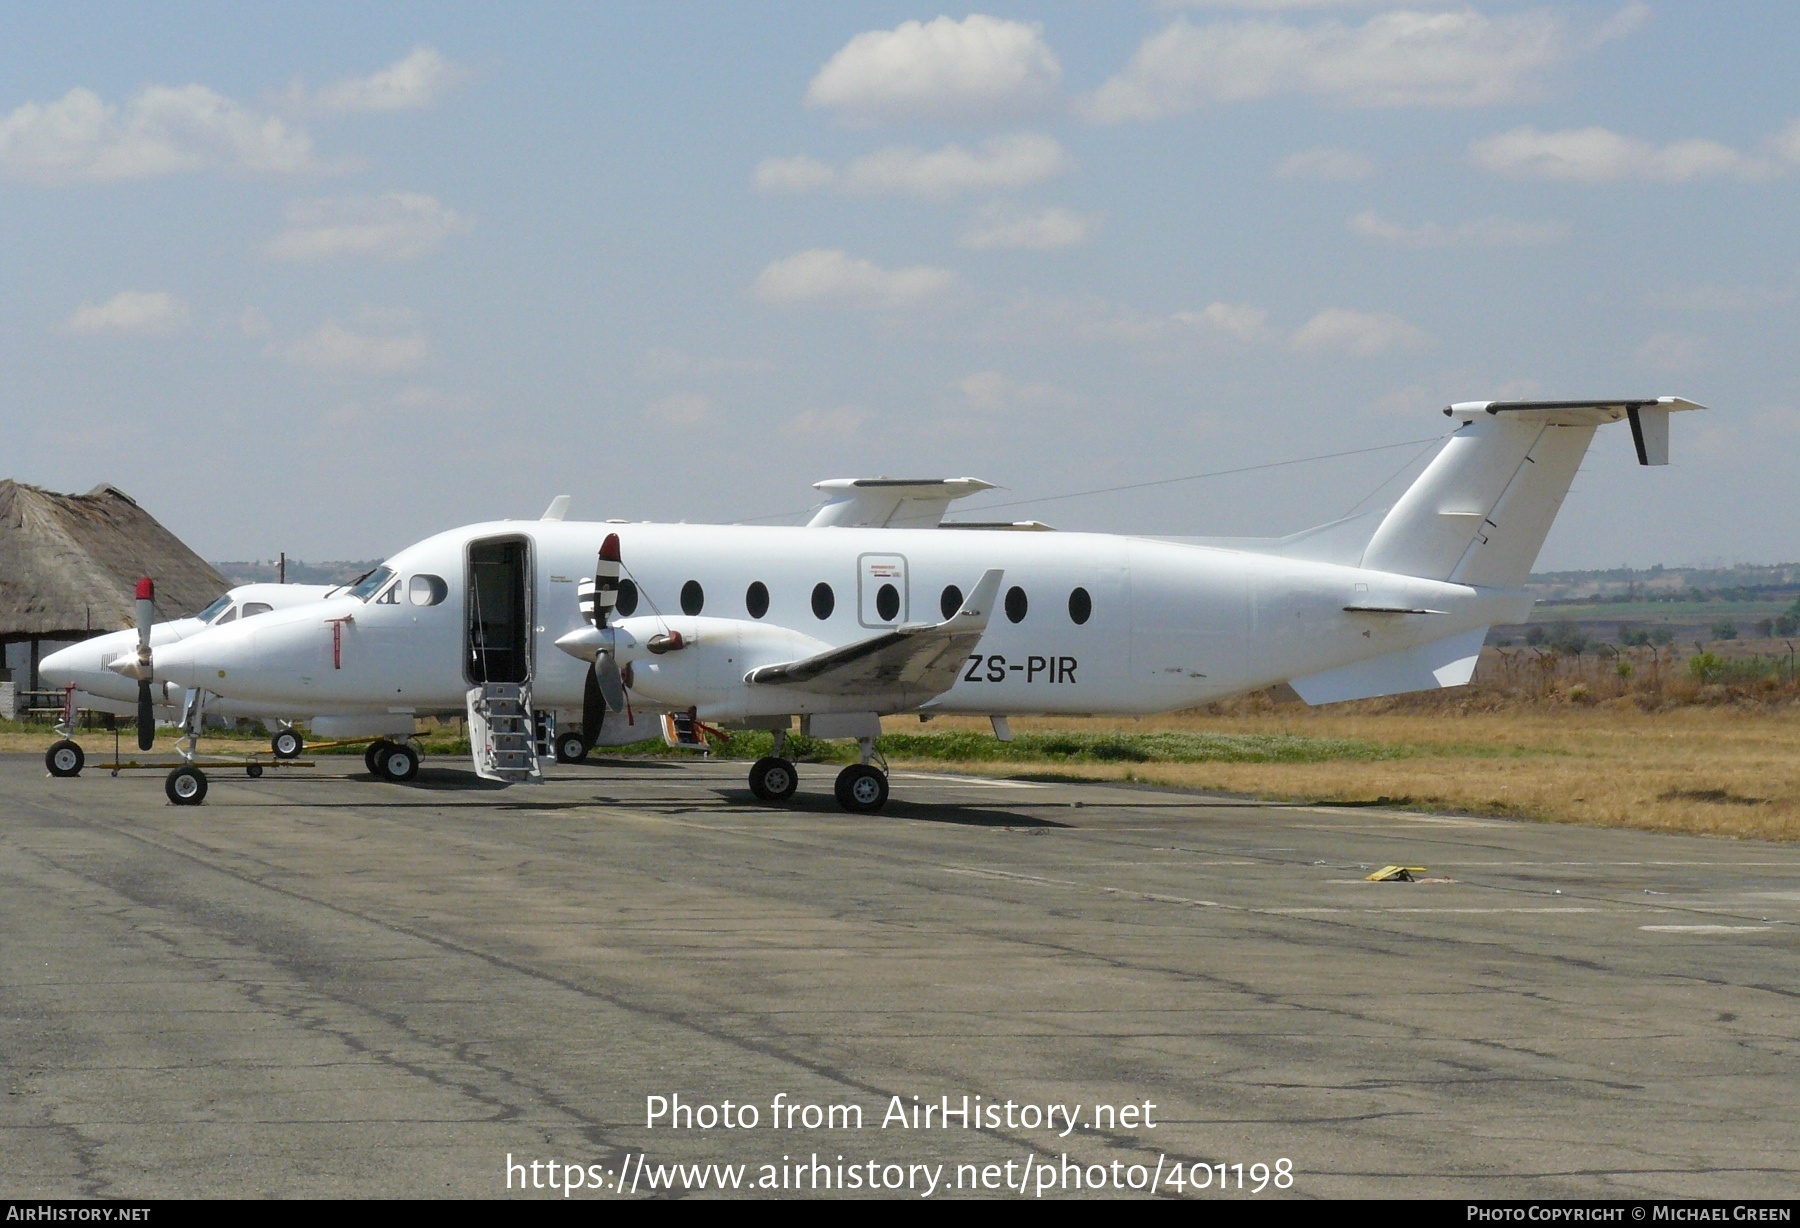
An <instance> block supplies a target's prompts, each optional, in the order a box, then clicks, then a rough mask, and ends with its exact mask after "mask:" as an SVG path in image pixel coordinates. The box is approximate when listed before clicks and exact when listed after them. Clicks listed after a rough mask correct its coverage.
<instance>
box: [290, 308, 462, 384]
mask: <svg viewBox="0 0 1800 1228" xmlns="http://www.w3.org/2000/svg"><path fill="white" fill-rule="evenodd" d="M428 348H429V347H428V346H427V344H426V341H425V334H423V333H421V332H419V331H418V330H416V329H415V330H413V331H411V332H406V333H393V332H385V333H377V332H355V331H352V330H351V329H348V328H345V327H344V326H343V325H342V324H340V323H339V322H338V321H336V320H327V321H325V323H323V324H321V325H319V327H318V328H316V329H314V330H313V331H312V332H310V333H308V334H307V335H306V336H304V337H300V338H297V339H295V340H294V341H291V342H289V343H288V344H286V345H284V346H279V347H277V348H276V351H275V352H276V353H278V354H279V355H280V356H281V357H283V358H285V359H287V360H288V361H289V362H291V363H294V364H295V365H297V366H302V367H313V368H315V369H317V370H320V371H331V372H336V373H339V374H345V375H398V374H400V373H402V372H406V371H412V370H415V369H416V368H417V367H418V366H419V364H420V363H422V362H424V361H425V355H426V351H427V350H428Z"/></svg>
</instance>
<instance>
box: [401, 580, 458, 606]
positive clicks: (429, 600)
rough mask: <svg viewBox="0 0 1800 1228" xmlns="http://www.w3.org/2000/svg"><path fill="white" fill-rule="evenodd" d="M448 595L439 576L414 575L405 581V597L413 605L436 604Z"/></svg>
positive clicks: (446, 585)
mask: <svg viewBox="0 0 1800 1228" xmlns="http://www.w3.org/2000/svg"><path fill="white" fill-rule="evenodd" d="M449 595H450V586H449V585H448V584H445V583H444V580H443V577H441V576H428V575H424V574H420V575H416V576H414V577H413V578H412V579H411V580H409V581H407V586H406V599H407V600H408V601H410V602H412V603H413V604H414V605H437V604H438V603H439V602H441V601H443V599H444V598H446V597H448V596H449Z"/></svg>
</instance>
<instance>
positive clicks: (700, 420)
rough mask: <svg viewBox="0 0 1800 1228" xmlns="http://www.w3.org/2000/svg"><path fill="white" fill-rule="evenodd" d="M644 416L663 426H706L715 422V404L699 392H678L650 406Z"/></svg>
mask: <svg viewBox="0 0 1800 1228" xmlns="http://www.w3.org/2000/svg"><path fill="white" fill-rule="evenodd" d="M644 416H645V417H646V418H647V419H649V420H650V421H651V422H654V423H656V424H658V425H661V426H679V427H694V426H705V425H706V424H707V423H709V422H711V421H712V420H713V403H712V399H711V398H710V397H706V396H702V395H701V394H700V393H697V392H678V393H676V394H675V395H673V396H668V397H664V398H663V399H662V400H660V401H658V402H656V403H655V404H654V405H652V406H650V408H649V409H648V410H647V411H645V414H644Z"/></svg>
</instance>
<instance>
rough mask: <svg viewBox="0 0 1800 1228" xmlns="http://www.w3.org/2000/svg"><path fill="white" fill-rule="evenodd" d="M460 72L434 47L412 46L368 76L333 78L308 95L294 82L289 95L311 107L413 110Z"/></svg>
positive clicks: (442, 91)
mask: <svg viewBox="0 0 1800 1228" xmlns="http://www.w3.org/2000/svg"><path fill="white" fill-rule="evenodd" d="M460 75H461V73H460V71H459V70H458V68H457V67H456V65H454V64H452V63H451V62H450V61H449V60H446V59H445V58H444V57H443V56H442V55H440V54H438V51H437V49H436V48H434V47H415V48H413V50H412V51H411V52H410V53H409V54H408V55H406V56H405V57H404V58H402V59H399V60H396V61H395V62H394V63H392V64H389V65H388V66H387V67H386V68H383V69H382V70H380V71H379V72H375V73H371V74H370V75H369V76H366V77H347V78H345V79H344V80H342V81H333V82H332V83H331V84H329V85H325V86H321V87H320V88H319V90H318V92H317V93H314V94H312V95H311V96H310V97H308V96H306V95H305V93H304V91H303V90H302V89H301V88H300V87H299V86H295V87H294V88H293V89H292V90H291V91H290V95H292V96H293V97H295V98H296V100H298V101H301V102H302V103H303V105H305V106H306V107H307V108H308V109H310V110H314V111H326V112H339V113H341V112H347V111H417V110H420V109H422V108H425V107H429V106H432V105H433V104H435V103H436V102H437V100H438V99H440V98H442V97H443V96H444V94H445V93H446V92H447V91H448V90H449V89H450V87H451V86H452V85H454V84H455V83H456V80H457V78H458V77H459V76H460Z"/></svg>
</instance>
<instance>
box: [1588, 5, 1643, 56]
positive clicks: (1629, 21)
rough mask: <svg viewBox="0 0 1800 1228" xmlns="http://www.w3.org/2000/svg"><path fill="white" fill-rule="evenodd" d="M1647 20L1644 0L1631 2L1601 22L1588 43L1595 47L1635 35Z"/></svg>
mask: <svg viewBox="0 0 1800 1228" xmlns="http://www.w3.org/2000/svg"><path fill="white" fill-rule="evenodd" d="M1649 20H1650V6H1649V5H1648V4H1645V3H1644V0H1631V3H1629V4H1627V5H1626V6H1625V7H1624V8H1622V9H1620V10H1619V11H1618V12H1616V13H1614V14H1613V15H1612V16H1611V17H1608V18H1607V19H1606V20H1605V21H1603V22H1601V23H1600V25H1599V27H1598V28H1597V29H1595V31H1594V33H1593V34H1592V35H1591V36H1590V37H1589V39H1588V41H1589V42H1590V43H1591V44H1592V45H1594V46H1596V47H1597V46H1599V45H1600V44H1602V43H1610V42H1612V41H1614V40H1615V39H1621V38H1624V37H1625V36H1626V35H1628V34H1634V33H1636V32H1637V31H1638V30H1639V29H1640V28H1641V27H1642V26H1643V25H1644V23H1645V22H1647V21H1649Z"/></svg>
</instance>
